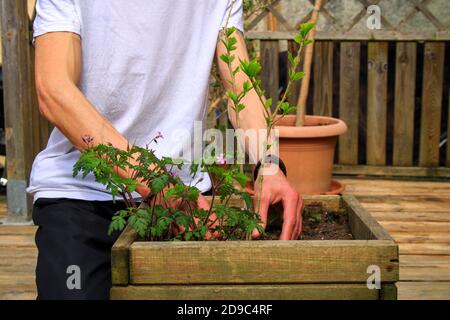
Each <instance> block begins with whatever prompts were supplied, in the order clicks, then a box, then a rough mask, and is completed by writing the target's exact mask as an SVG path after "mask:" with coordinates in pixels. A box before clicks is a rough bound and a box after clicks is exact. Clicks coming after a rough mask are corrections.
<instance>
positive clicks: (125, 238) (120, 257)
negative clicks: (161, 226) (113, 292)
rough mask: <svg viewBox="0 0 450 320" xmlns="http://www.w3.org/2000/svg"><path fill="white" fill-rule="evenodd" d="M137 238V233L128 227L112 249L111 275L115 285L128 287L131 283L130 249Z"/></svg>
mask: <svg viewBox="0 0 450 320" xmlns="http://www.w3.org/2000/svg"><path fill="white" fill-rule="evenodd" d="M137 236H138V235H137V231H136V230H135V229H133V228H132V227H131V226H130V225H127V226H126V227H125V229H124V230H123V232H122V233H121V235H120V236H119V238H118V239H117V240H116V242H115V243H114V246H113V247H112V252H111V275H112V283H113V284H114V285H127V284H128V283H129V275H130V270H129V265H130V262H129V261H130V259H129V252H130V251H129V248H130V245H131V244H132V243H133V242H134V241H135V240H136V239H137Z"/></svg>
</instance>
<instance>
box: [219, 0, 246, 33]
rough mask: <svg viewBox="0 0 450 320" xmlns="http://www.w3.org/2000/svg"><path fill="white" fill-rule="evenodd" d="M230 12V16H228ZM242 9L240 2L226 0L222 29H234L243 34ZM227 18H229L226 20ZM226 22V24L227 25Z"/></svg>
mask: <svg viewBox="0 0 450 320" xmlns="http://www.w3.org/2000/svg"><path fill="white" fill-rule="evenodd" d="M230 10H231V14H230ZM243 15H244V9H243V4H242V0H228V5H227V11H226V13H225V17H224V19H223V21H222V28H223V27H235V28H236V29H238V30H240V31H242V32H244V17H243ZM228 17H229V18H228ZM227 21H228V24H227Z"/></svg>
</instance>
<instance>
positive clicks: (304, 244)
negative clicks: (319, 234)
mask: <svg viewBox="0 0 450 320" xmlns="http://www.w3.org/2000/svg"><path fill="white" fill-rule="evenodd" d="M369 265H378V266H379V267H380V269H381V270H382V271H381V280H382V281H383V282H395V281H397V280H398V247H397V245H395V243H393V242H392V241H387V240H375V241H374V240H352V241H348V240H347V241H345V240H341V241H336V240H330V241H327V240H323V241H229V242H226V241H225V242H153V243H152V242H135V243H133V244H132V245H131V246H130V283H131V284H139V285H142V284H217V283H227V284H244V283H261V284H264V283H279V284H282V283H284V284H286V283H290V284H293V283H335V282H340V283H355V282H364V283H365V282H366V280H367V273H366V272H367V267H368V266H369Z"/></svg>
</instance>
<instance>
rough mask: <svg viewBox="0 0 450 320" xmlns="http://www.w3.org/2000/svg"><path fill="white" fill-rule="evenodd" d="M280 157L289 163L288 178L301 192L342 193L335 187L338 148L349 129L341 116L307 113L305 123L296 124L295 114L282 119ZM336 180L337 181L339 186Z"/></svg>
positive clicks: (279, 126)
mask: <svg viewBox="0 0 450 320" xmlns="http://www.w3.org/2000/svg"><path fill="white" fill-rule="evenodd" d="M276 128H277V129H278V130H279V134H280V157H281V158H282V159H283V162H284V163H285V164H286V167H287V175H288V180H289V181H290V182H291V183H292V185H293V186H295V188H296V189H297V191H298V192H299V193H300V194H330V193H339V192H340V191H342V187H340V186H336V187H334V188H335V189H337V190H338V192H334V191H336V190H331V186H332V180H331V177H332V173H333V162H334V150H335V147H336V141H337V138H338V136H340V135H341V134H344V133H345V132H346V131H347V125H346V124H345V123H344V122H343V121H342V120H339V119H335V118H329V117H318V116H306V118H305V125H304V126H303V127H296V126H295V116H294V115H289V116H286V117H284V118H283V119H281V120H280V121H279V122H278V125H277V127H276ZM335 184H336V182H333V186H335Z"/></svg>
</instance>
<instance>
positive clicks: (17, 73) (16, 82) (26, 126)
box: [0, 0, 33, 223]
mask: <svg viewBox="0 0 450 320" xmlns="http://www.w3.org/2000/svg"><path fill="white" fill-rule="evenodd" d="M0 18H1V29H2V46H3V83H4V89H3V92H4V106H5V136H6V137H5V139H6V154H7V161H6V170H7V177H8V185H7V204H8V215H7V217H6V222H7V223H21V222H27V221H29V220H30V206H29V203H28V201H27V193H26V187H27V182H28V175H29V169H30V166H31V161H32V158H33V154H32V148H31V146H30V140H29V139H30V138H31V127H30V120H29V119H30V115H31V112H32V107H33V98H32V92H33V90H32V87H33V85H32V77H31V74H30V70H31V65H30V64H31V58H30V28H29V18H28V11H27V1H23V0H2V1H1V6H0Z"/></svg>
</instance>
